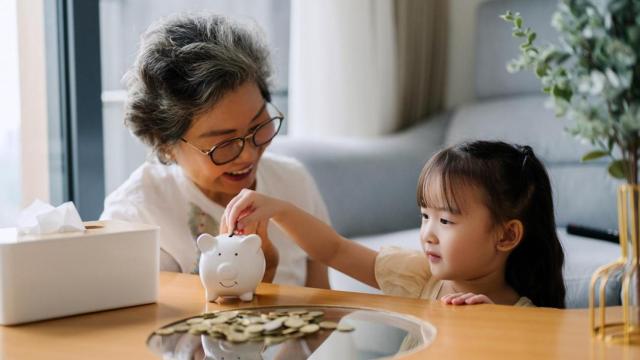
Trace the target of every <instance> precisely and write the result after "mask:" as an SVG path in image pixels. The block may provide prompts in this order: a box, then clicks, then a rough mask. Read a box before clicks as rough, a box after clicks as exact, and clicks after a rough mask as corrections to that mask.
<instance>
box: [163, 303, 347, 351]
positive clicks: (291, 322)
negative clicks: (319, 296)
mask: <svg viewBox="0 0 640 360" xmlns="http://www.w3.org/2000/svg"><path fill="white" fill-rule="evenodd" d="M323 317H324V312H323V311H308V310H305V309H295V310H291V311H285V310H277V311H272V312H269V313H260V312H257V311H254V310H239V311H224V312H219V313H206V314H203V315H201V316H198V317H194V318H191V319H188V320H186V321H184V322H181V323H178V324H174V325H172V326H168V327H165V328H162V329H159V330H156V332H155V333H156V334H157V335H171V334H174V333H181V332H185V333H186V332H188V333H189V334H193V335H202V334H208V335H209V336H211V337H214V338H217V339H223V340H227V341H230V342H233V343H244V342H247V341H256V342H258V341H263V342H264V343H265V345H274V344H279V343H281V342H283V341H286V340H289V339H294V338H300V337H303V336H306V335H310V334H315V333H316V332H318V331H322V330H328V331H333V330H338V331H341V332H349V331H353V330H354V328H353V327H352V326H350V325H346V324H338V323H336V322H333V321H322V318H323Z"/></svg>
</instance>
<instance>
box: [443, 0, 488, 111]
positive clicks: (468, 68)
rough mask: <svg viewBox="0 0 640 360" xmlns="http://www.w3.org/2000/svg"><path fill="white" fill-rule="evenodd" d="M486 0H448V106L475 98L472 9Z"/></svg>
mask: <svg viewBox="0 0 640 360" xmlns="http://www.w3.org/2000/svg"><path fill="white" fill-rule="evenodd" d="M485 1H487V0H449V16H450V17H449V46H448V47H449V49H448V54H447V55H448V61H449V63H448V65H449V66H448V68H447V89H446V96H445V106H446V108H447V109H450V108H453V107H456V106H458V105H461V104H464V103H467V102H470V101H473V100H474V86H475V85H474V76H475V74H474V72H473V70H474V69H475V58H474V43H473V41H474V32H475V26H476V21H475V12H476V9H477V8H478V5H479V4H481V3H483V2H485Z"/></svg>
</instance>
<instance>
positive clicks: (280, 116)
mask: <svg viewBox="0 0 640 360" xmlns="http://www.w3.org/2000/svg"><path fill="white" fill-rule="evenodd" d="M267 105H271V106H273V108H274V109H275V110H276V111H277V112H278V115H277V116H274V117H271V118H269V120H267V121H263V122H262V123H260V124H258V125H257V126H256V127H255V129H254V130H253V131H252V132H250V133H249V134H247V135H245V136H238V137H234V138H230V139H226V140H222V141H220V142H218V143H217V144H215V145H213V146H212V147H211V149H209V150H202V149H200V148H199V147H198V146H196V145H194V144H192V143H190V142H189V141H188V140H187V139H185V138H184V137H180V140H182V141H183V142H184V143H185V144H187V145H189V146H191V147H192V148H194V149H196V150H198V151H199V152H200V153H201V154H202V155H206V156H207V157H209V160H211V162H212V163H213V164H214V165H216V166H222V165H226V164H228V163H230V162H232V161H233V160H235V159H237V158H238V157H239V156H240V155H242V152H243V151H244V147H245V143H246V142H247V139H249V138H251V143H252V144H253V146H255V147H261V146H264V145H266V144H268V143H270V142H271V140H273V138H275V137H276V135H278V133H279V132H280V129H281V128H282V122H283V121H284V114H283V113H282V111H280V109H278V108H277V107H276V106H275V105H274V104H272V103H271V102H269V101H265V103H264V105H262V108H261V109H260V111H259V112H258V114H261V113H262V112H263V111H265V109H266V108H267ZM275 119H279V120H280V124H279V125H278V128H277V129H276V132H275V134H273V136H272V137H271V139H269V141H267V142H265V143H263V144H260V145H258V144H256V138H255V136H256V133H257V132H258V130H260V129H261V128H262V126H264V125H266V124H268V123H269V122H271V121H274V120H275ZM237 140H242V146H241V147H240V151H239V152H238V155H236V156H235V157H233V158H232V159H231V160H228V161H225V162H223V163H220V164H218V163H216V162H215V160H213V156H211V154H213V152H214V151H215V150H216V149H217V148H218V147H220V146H221V145H223V144H226V143H231V142H233V141H237Z"/></svg>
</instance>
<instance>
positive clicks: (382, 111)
mask: <svg viewBox="0 0 640 360" xmlns="http://www.w3.org/2000/svg"><path fill="white" fill-rule="evenodd" d="M290 54H291V55H290V56H291V58H290V62H289V118H290V119H291V121H290V122H289V129H288V132H289V134H290V135H291V136H305V137H308V136H361V137H372V136H377V135H381V134H386V133H389V132H392V131H393V130H394V129H395V127H396V123H395V119H396V118H397V116H398V111H399V110H398V109H399V106H398V99H397V97H398V90H397V87H398V81H399V80H398V75H397V66H396V31H395V24H394V1H393V0H347V1H345V0H322V1H308V0H292V3H291V42H290Z"/></svg>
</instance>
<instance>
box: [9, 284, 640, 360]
mask: <svg viewBox="0 0 640 360" xmlns="http://www.w3.org/2000/svg"><path fill="white" fill-rule="evenodd" d="M42 301H46V299H42ZM263 305H344V306H355V307H359V306H361V307H367V308H379V309H385V310H390V311H396V312H400V313H405V314H410V315H413V316H416V317H419V318H422V319H424V320H427V321H429V322H431V323H432V324H433V325H434V326H435V327H436V328H437V331H438V334H437V336H436V339H435V341H434V342H433V344H432V345H431V346H429V347H428V348H426V349H423V350H421V351H419V352H417V353H414V354H413V355H410V356H409V357H407V358H415V359H421V358H425V357H427V356H428V357H429V358H432V359H447V360H449V359H485V358H486V359H526V358H531V359H552V358H563V359H566V358H575V359H605V358H606V359H612V358H615V359H620V358H622V359H640V346H635V347H629V346H621V345H606V344H603V343H601V342H600V341H596V340H593V339H592V338H591V336H590V335H589V333H588V326H587V323H588V316H587V311H586V310H555V309H537V308H516V307H511V306H498V305H475V306H460V307H454V306H446V305H442V304H440V303H438V302H429V301H424V300H414V299H404V298H396V297H387V296H380V295H369V294H359V293H348V292H338V291H330V290H318V289H310V288H300V287H293V286H282V285H273V284H262V285H260V287H259V288H258V296H257V298H256V299H254V301H253V302H250V303H244V304H240V305H239V303H232V304H230V305H224V306H221V305H217V304H213V303H209V304H205V303H204V290H203V289H202V286H201V285H200V282H199V279H198V277H196V276H193V275H185V274H176V273H161V274H160V297H159V300H158V303H157V304H152V305H143V306H136V307H131V308H126V309H120V310H112V311H104V312H99V313H93V314H87V315H81V316H73V317H67V318H63V319H57V320H50V321H42V322H37V323H32V324H26V325H20V326H9V327H1V326H0V351H1V352H0V359H11V360H13V359H65V360H66V359H154V358H155V357H154V355H153V354H152V353H151V352H150V351H149V350H148V349H147V347H146V343H145V341H146V339H147V337H148V336H149V334H150V333H151V332H153V331H154V330H155V329H157V328H159V327H161V326H163V325H165V324H167V323H170V322H173V321H176V320H179V319H183V318H186V317H190V316H193V315H196V314H199V313H201V312H203V311H215V310H220V309H225V308H230V307H237V306H248V307H251V306H263ZM613 310H614V311H615V310H616V309H613Z"/></svg>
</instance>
